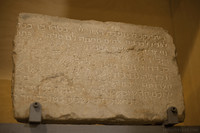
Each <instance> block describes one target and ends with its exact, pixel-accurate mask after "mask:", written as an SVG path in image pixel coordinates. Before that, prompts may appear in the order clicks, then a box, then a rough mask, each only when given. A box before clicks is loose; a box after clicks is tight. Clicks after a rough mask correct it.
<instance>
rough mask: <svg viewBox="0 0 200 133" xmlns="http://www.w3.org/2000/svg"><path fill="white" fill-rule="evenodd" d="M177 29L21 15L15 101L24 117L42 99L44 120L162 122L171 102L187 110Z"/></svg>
mask: <svg viewBox="0 0 200 133" xmlns="http://www.w3.org/2000/svg"><path fill="white" fill-rule="evenodd" d="M175 56H176V55H175V47H174V44H173V40H172V38H171V36H170V35H169V34H168V33H166V31H164V30H163V29H162V28H157V27H148V26H137V25H132V24H125V23H116V22H97V21H79V20H72V19H67V18H58V17H50V16H45V15H38V14H27V13H22V14H20V15H19V23H18V30H17V35H16V37H15V40H14V53H13V59H14V64H15V67H14V73H13V105H14V115H15V118H16V119H17V120H20V121H25V120H27V119H28V116H29V106H30V104H31V103H33V102H35V101H37V102H40V104H41V105H42V118H43V120H44V121H45V122H60V123H104V124H115V123H117V124H146V123H161V122H163V121H164V120H165V119H166V118H167V114H166V110H167V109H168V108H169V107H170V106H175V107H176V108H177V109H178V115H179V120H181V121H182V120H183V117H184V115H183V114H184V103H183V95H182V86H181V80H180V76H179V73H178V68H177V64H176V60H175Z"/></svg>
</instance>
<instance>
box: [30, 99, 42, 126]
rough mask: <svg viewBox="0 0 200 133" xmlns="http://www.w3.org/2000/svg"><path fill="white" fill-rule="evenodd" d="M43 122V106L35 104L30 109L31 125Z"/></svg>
mask: <svg viewBox="0 0 200 133" xmlns="http://www.w3.org/2000/svg"><path fill="white" fill-rule="evenodd" d="M41 121H42V106H41V104H40V103H39V102H34V103H32V104H31V105H30V109H29V123H41Z"/></svg>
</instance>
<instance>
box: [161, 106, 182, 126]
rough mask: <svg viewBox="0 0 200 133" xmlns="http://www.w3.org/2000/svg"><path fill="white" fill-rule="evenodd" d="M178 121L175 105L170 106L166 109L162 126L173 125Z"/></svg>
mask: <svg viewBox="0 0 200 133" xmlns="http://www.w3.org/2000/svg"><path fill="white" fill-rule="evenodd" d="M177 123H179V121H178V110H177V108H176V107H170V108H168V109H167V120H166V121H165V122H164V126H167V127H169V126H173V125H175V124H177Z"/></svg>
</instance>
